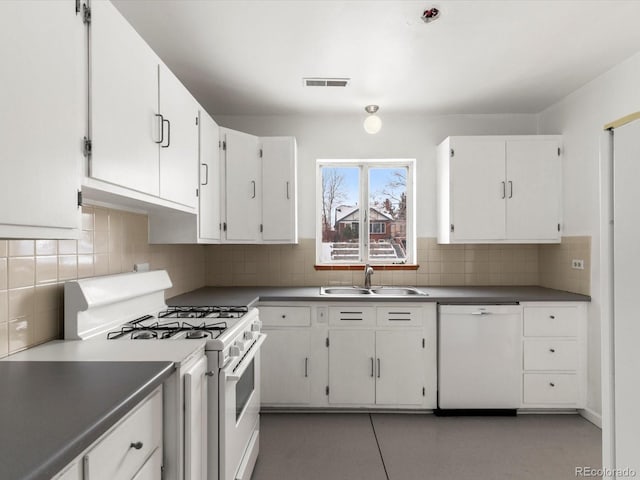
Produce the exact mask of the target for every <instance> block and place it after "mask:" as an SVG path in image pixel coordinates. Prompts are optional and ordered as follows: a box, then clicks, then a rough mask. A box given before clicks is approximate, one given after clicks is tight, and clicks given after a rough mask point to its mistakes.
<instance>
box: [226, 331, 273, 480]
mask: <svg viewBox="0 0 640 480" xmlns="http://www.w3.org/2000/svg"><path fill="white" fill-rule="evenodd" d="M266 337H267V336H266V335H265V334H263V333H261V334H259V335H258V338H257V340H256V341H255V342H254V343H253V345H252V346H251V348H250V349H249V350H248V351H247V354H246V355H245V356H244V358H243V359H242V360H241V361H240V362H239V363H238V364H236V365H235V366H233V365H229V366H226V367H224V368H222V369H221V370H220V377H219V380H218V381H219V382H220V383H219V395H220V405H219V414H220V425H219V431H220V442H219V449H220V464H219V469H220V480H236V479H241V480H244V479H245V478H246V479H248V478H250V476H251V472H252V471H253V466H254V464H255V460H256V457H257V454H258V451H257V450H258V430H259V418H260V347H261V345H262V343H263V342H264V340H265V339H266ZM241 466H242V468H240V467H241Z"/></svg>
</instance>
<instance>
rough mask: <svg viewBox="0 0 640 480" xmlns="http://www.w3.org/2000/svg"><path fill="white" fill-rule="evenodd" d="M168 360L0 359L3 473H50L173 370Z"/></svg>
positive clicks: (33, 479) (30, 478) (22, 477)
mask: <svg viewBox="0 0 640 480" xmlns="http://www.w3.org/2000/svg"><path fill="white" fill-rule="evenodd" d="M174 369H175V367H174V364H173V363H172V362H22V361H8V362H0V378H2V379H3V381H2V383H3V385H5V386H6V387H7V388H5V390H4V391H3V392H2V393H0V478H2V479H6V480H40V479H42V480H49V479H50V478H51V477H53V476H54V475H55V474H57V473H59V472H60V470H62V469H63V468H64V467H65V466H66V465H68V464H69V463H70V462H72V461H73V460H74V459H75V458H76V457H77V456H78V455H80V454H81V453H82V452H83V451H84V450H85V449H86V448H87V447H89V446H90V445H91V444H92V443H93V442H95V441H96V440H97V439H98V438H99V437H100V436H101V435H102V434H104V433H105V432H106V431H107V430H108V429H109V428H111V427H112V426H113V425H115V423H116V422H117V421H118V420H120V419H121V418H122V417H124V416H125V415H126V414H127V412H129V411H130V410H131V408H133V407H134V406H135V405H136V404H138V403H139V402H140V401H141V400H143V399H144V398H145V397H146V396H147V395H148V394H149V393H151V392H152V391H153V390H154V389H155V388H157V387H158V385H160V384H161V383H162V382H163V381H164V380H165V379H166V378H167V377H169V376H170V375H171V373H172V372H173V371H174Z"/></svg>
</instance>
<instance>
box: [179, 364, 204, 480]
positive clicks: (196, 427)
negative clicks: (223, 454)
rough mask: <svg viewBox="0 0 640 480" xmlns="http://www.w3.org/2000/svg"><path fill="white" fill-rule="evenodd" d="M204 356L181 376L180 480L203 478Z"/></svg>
mask: <svg viewBox="0 0 640 480" xmlns="http://www.w3.org/2000/svg"><path fill="white" fill-rule="evenodd" d="M206 370H207V357H205V356H203V357H202V358H200V360H198V362H197V363H196V364H195V365H193V367H192V368H191V369H190V370H189V371H187V372H186V373H185V376H184V480H199V479H203V478H207V376H206V375H205V373H206Z"/></svg>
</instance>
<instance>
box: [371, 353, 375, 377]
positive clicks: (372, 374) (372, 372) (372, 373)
mask: <svg viewBox="0 0 640 480" xmlns="http://www.w3.org/2000/svg"><path fill="white" fill-rule="evenodd" d="M374 375H375V373H374V371H373V357H371V378H373V376H374Z"/></svg>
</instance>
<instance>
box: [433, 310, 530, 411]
mask: <svg viewBox="0 0 640 480" xmlns="http://www.w3.org/2000/svg"><path fill="white" fill-rule="evenodd" d="M521 325H522V309H521V307H519V306H514V305H482V306H476V305H441V306H440V307H439V316H438V407H439V408H441V409H515V408H519V407H520V392H521V387H520V385H521V381H520V373H521V363H522V360H521V359H522V354H521V346H520V345H521V341H520V337H521V329H522V327H521Z"/></svg>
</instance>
